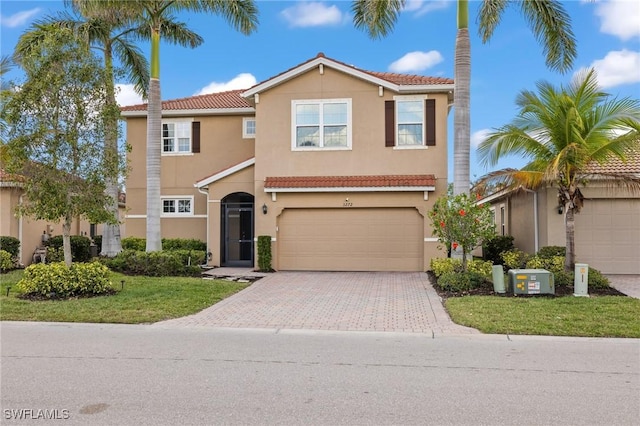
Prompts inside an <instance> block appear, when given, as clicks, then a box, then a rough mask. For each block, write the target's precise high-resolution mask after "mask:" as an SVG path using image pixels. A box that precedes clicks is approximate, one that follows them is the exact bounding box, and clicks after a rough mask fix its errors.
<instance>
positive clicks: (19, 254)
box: [18, 194, 24, 265]
mask: <svg viewBox="0 0 640 426" xmlns="http://www.w3.org/2000/svg"><path fill="white" fill-rule="evenodd" d="M23 197H24V194H21V195H20V198H19V199H18V205H19V206H22V198H23ZM18 240H19V241H20V247H18V259H20V264H21V265H22V264H24V262H23V261H22V247H23V246H24V241H22V214H20V215H18Z"/></svg>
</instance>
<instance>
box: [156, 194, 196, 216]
mask: <svg viewBox="0 0 640 426" xmlns="http://www.w3.org/2000/svg"><path fill="white" fill-rule="evenodd" d="M162 215H163V216H191V215H193V197H171V198H169V197H162Z"/></svg>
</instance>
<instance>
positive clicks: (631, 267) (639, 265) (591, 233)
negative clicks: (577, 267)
mask: <svg viewBox="0 0 640 426" xmlns="http://www.w3.org/2000/svg"><path fill="white" fill-rule="evenodd" d="M575 232H576V233H575V239H576V256H577V259H576V260H577V261H579V262H584V263H588V264H589V265H591V266H593V267H594V268H596V269H599V270H601V271H602V272H604V273H609V274H640V202H639V201H638V200H628V199H613V200H612V199H601V200H588V202H587V203H585V208H584V209H583V210H582V211H581V212H580V214H578V215H576V230H575Z"/></svg>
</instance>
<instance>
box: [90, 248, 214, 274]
mask: <svg viewBox="0 0 640 426" xmlns="http://www.w3.org/2000/svg"><path fill="white" fill-rule="evenodd" d="M205 259H206V252H205V251H202V250H171V251H156V252H150V253H147V252H145V251H140V250H123V251H122V253H120V254H118V255H117V256H115V257H113V258H102V259H101V261H102V262H103V263H104V264H105V265H106V266H108V267H109V268H110V269H111V270H113V271H116V272H121V273H123V274H127V275H146V276H151V277H165V276H197V275H199V274H200V272H201V269H200V266H198V265H201V264H203V263H204V262H205Z"/></svg>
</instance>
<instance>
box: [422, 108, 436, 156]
mask: <svg viewBox="0 0 640 426" xmlns="http://www.w3.org/2000/svg"><path fill="white" fill-rule="evenodd" d="M424 122H425V126H426V137H427V141H426V142H427V146H435V145H436V100H435V99H425V101H424Z"/></svg>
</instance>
